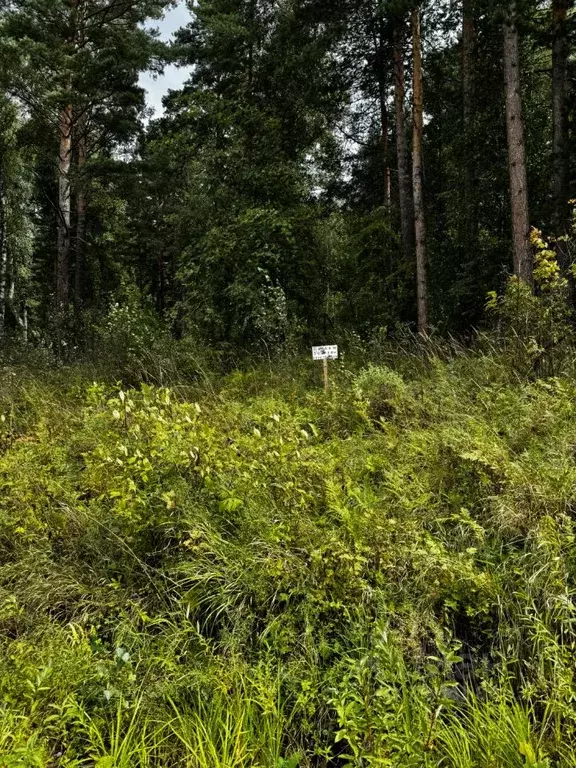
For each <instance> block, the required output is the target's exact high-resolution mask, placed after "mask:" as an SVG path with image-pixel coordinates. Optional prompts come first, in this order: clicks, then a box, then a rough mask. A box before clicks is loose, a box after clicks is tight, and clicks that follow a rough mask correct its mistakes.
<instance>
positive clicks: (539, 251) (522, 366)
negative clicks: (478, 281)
mask: <svg viewBox="0 0 576 768" xmlns="http://www.w3.org/2000/svg"><path fill="white" fill-rule="evenodd" d="M532 244H533V246H534V249H535V259H534V284H535V291H532V289H531V287H530V286H528V285H527V284H525V283H523V282H522V281H519V280H517V279H516V278H514V277H511V278H509V280H508V284H507V286H506V290H505V291H504V293H503V294H502V296H500V297H499V296H498V295H497V294H496V292H495V291H493V292H491V293H490V294H489V295H488V302H487V309H488V311H489V312H491V313H493V314H494V315H495V316H496V318H497V322H498V331H499V333H498V343H499V346H500V347H501V348H502V349H506V350H507V352H508V353H509V354H510V356H511V357H512V358H513V359H514V361H515V365H516V366H517V367H518V369H519V371H520V372H521V373H522V374H526V373H530V372H534V373H537V374H541V375H548V376H550V375H554V374H555V373H558V372H559V370H561V369H562V366H563V364H564V363H565V361H566V355H567V354H570V350H571V349H572V346H573V344H574V328H573V325H574V323H573V317H572V315H573V313H572V310H571V307H570V301H569V282H568V278H567V277H565V276H563V275H562V274H561V272H560V267H559V266H558V262H557V260H556V254H555V252H554V251H553V250H551V249H550V248H549V246H548V243H546V242H545V241H544V240H543V239H542V233H541V232H539V231H537V230H532Z"/></svg>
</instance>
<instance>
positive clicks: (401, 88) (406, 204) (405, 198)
mask: <svg viewBox="0 0 576 768" xmlns="http://www.w3.org/2000/svg"><path fill="white" fill-rule="evenodd" d="M404 46H405V30H404V28H403V24H402V25H401V24H400V23H399V24H397V26H396V28H395V30H394V112H395V122H396V125H395V129H396V156H397V163H398V197H399V208H400V229H401V231H402V249H403V251H404V256H405V258H406V260H407V261H408V262H411V261H412V259H413V258H414V251H415V242H414V201H413V200H412V183H411V181H410V153H409V149H408V133H407V130H406V112H405V109H406V82H405V77H404Z"/></svg>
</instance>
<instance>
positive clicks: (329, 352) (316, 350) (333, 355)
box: [312, 344, 338, 360]
mask: <svg viewBox="0 0 576 768" xmlns="http://www.w3.org/2000/svg"><path fill="white" fill-rule="evenodd" d="M312 359H313V360H338V346H337V345H336V344H327V345H326V346H324V347H312Z"/></svg>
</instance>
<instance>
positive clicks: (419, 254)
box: [412, 8, 428, 333]
mask: <svg viewBox="0 0 576 768" xmlns="http://www.w3.org/2000/svg"><path fill="white" fill-rule="evenodd" d="M412 49H413V74H412V78H413V84H412V90H413V102H414V104H413V107H414V109H413V112H414V114H413V130H412V186H413V189H414V231H415V236H416V286H417V303H418V331H419V332H420V333H426V332H427V331H428V256H427V249H426V219H425V212H424V162H423V157H422V137H423V133H424V99H423V82H422V40H421V33H420V9H419V8H414V9H413V10H412Z"/></svg>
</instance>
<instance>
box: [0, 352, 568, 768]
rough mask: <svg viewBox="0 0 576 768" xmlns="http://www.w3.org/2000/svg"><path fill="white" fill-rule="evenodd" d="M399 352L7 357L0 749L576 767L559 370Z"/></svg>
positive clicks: (52, 754)
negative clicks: (37, 366)
mask: <svg viewBox="0 0 576 768" xmlns="http://www.w3.org/2000/svg"><path fill="white" fill-rule="evenodd" d="M396 359H397V363H398V366H397V369H395V368H393V367H385V366H375V365H372V366H369V367H367V368H365V369H363V370H361V371H360V372H359V373H358V374H355V373H353V372H352V371H351V370H348V369H346V368H345V367H343V366H341V367H338V366H334V371H333V384H332V389H331V392H329V393H328V395H325V394H324V393H323V392H322V390H321V388H320V387H319V386H318V388H317V389H311V388H310V387H309V386H307V385H306V384H305V379H304V378H301V376H300V374H299V373H297V370H298V367H297V366H296V365H294V364H292V365H291V371H290V372H287V371H284V372H282V370H281V369H278V371H273V370H270V369H269V370H264V369H261V368H260V369H256V370H254V371H252V372H247V373H244V374H242V373H239V372H236V373H234V374H232V375H230V376H229V377H228V378H227V379H225V380H224V381H223V382H222V384H221V386H220V388H219V390H218V392H215V391H214V390H207V389H206V390H204V392H201V391H200V390H199V389H198V388H197V390H196V393H197V394H196V397H195V399H191V398H190V397H189V396H188V397H186V396H183V395H184V393H185V391H186V390H183V389H169V388H166V387H161V386H154V385H151V384H143V385H140V386H138V387H136V388H130V387H127V386H126V385H121V384H118V385H110V384H105V383H93V384H87V383H86V381H84V380H82V378H81V375H80V374H81V372H79V378H77V381H76V383H74V384H73V383H72V371H67V372H65V376H66V378H65V379H63V378H62V375H58V376H56V377H55V378H53V379H52V383H51V380H50V379H49V378H47V377H44V380H42V379H39V378H36V377H34V376H31V375H30V374H28V375H26V376H24V375H23V374H21V373H19V372H18V369H17V368H16V367H14V366H13V367H12V368H11V369H6V371H5V374H4V376H5V384H4V387H3V392H4V395H3V398H2V401H1V408H0V411H1V412H2V414H3V416H4V418H3V420H2V421H1V422H0V423H1V424H2V432H1V435H2V442H1V455H0V485H1V490H2V496H1V501H0V547H1V553H2V558H1V563H2V564H1V565H0V645H1V649H0V700H1V701H2V702H3V703H2V712H1V716H0V723H1V725H0V753H1V755H2V758H1V759H2V762H3V763H5V764H7V765H19V764H23V763H24V764H28V765H44V764H46V763H47V762H48V761H50V760H54V759H56V756H58V759H59V761H60V763H61V764H62V765H66V766H81V765H84V764H86V763H87V762H90V761H91V762H92V763H95V764H97V765H102V766H106V765H126V766H132V765H138V766H152V765H154V766H167V767H168V766H172V765H180V764H183V763H184V764H186V762H189V763H190V764H192V765H197V766H200V767H201V768H203V767H204V766H206V768H208V767H210V768H215V767H216V766H218V767H219V766H227V767H228V766H229V767H230V768H231V767H232V766H247V767H248V766H252V765H255V764H258V765H262V766H270V768H278V766H282V767H283V768H286V766H296V765H299V766H306V765H310V764H312V763H313V762H314V761H317V760H319V759H321V760H329V759H339V760H341V761H344V762H346V763H347V764H351V765H402V766H407V767H408V766H412V765H414V766H421V765H428V766H437V765H447V766H454V767H455V768H473V767H474V768H477V766H486V768H488V766H492V765H494V764H496V765H513V766H514V765H517V766H519V768H520V766H526V765H529V766H533V768H535V766H539V768H542V766H550V767H552V766H557V767H558V768H559V767H562V768H564V766H566V768H568V766H569V765H571V764H573V762H574V756H575V752H574V750H575V746H574V745H575V744H576V721H575V719H574V713H573V706H572V701H573V697H574V695H575V681H574V675H573V664H572V657H573V653H574V649H575V648H576V638H575V637H574V632H573V609H572V604H573V596H574V591H575V589H576V586H575V577H574V574H575V573H576V571H575V561H574V556H573V542H574V535H575V534H574V526H573V521H572V517H571V508H572V505H573V487H574V483H575V482H576V464H575V462H574V452H573V445H574V441H575V440H576V435H575V434H574V418H573V417H574V402H575V400H574V394H575V393H574V387H573V385H572V383H571V380H570V379H569V378H562V377H557V378H555V379H549V380H539V381H535V382H530V381H525V382H524V383H520V382H519V380H518V378H517V375H516V374H513V373H511V371H510V370H509V369H506V368H505V367H503V364H502V361H501V357H499V356H497V355H496V354H494V355H492V356H488V355H484V356H473V355H472V354H471V353H468V354H466V355H464V354H458V355H455V356H453V357H452V359H448V360H446V361H444V362H442V361H441V360H440V358H439V357H433V356H432V350H431V348H428V351H427V360H426V361H422V360H420V361H419V360H417V359H416V357H415V356H406V357H405V358H404V359H400V358H398V357H397V358H396ZM306 367H309V365H308V364H307V366H306ZM400 370H401V371H402V374H400V372H399V371H400ZM14 373H16V375H15V376H14V375H13V374H14ZM63 382H67V383H64V386H63Z"/></svg>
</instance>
